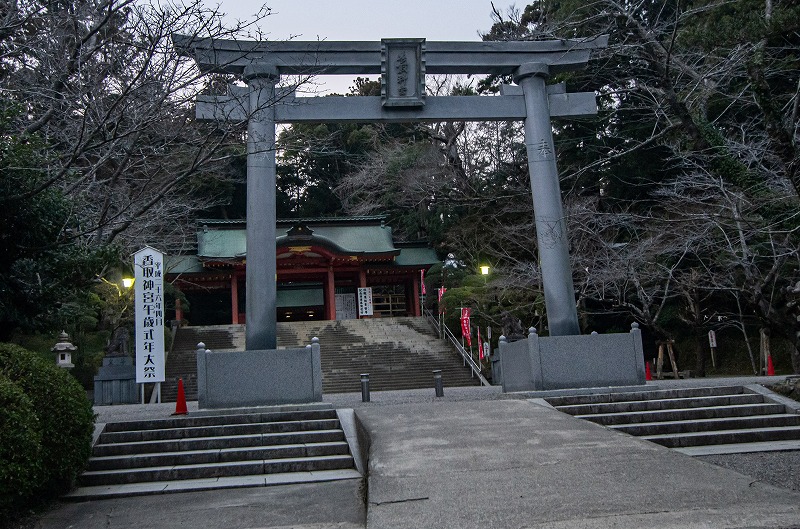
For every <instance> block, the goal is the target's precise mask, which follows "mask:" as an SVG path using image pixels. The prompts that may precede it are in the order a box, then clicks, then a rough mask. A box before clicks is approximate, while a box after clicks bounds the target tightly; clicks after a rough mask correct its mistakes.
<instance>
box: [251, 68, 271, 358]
mask: <svg viewBox="0 0 800 529" xmlns="http://www.w3.org/2000/svg"><path fill="white" fill-rule="evenodd" d="M244 79H245V81H246V82H247V87H248V90H249V103H250V109H251V110H252V115H251V116H250V119H249V120H248V121H247V270H246V274H247V275H246V283H245V285H246V287H245V288H246V292H247V298H246V302H247V316H246V323H247V327H246V333H245V344H246V348H247V350H248V351H252V350H266V349H275V348H276V320H277V318H276V316H277V308H276V300H277V283H276V279H275V278H276V272H277V270H276V264H275V221H276V218H275V209H276V203H275V193H276V178H275V174H276V165H275V105H274V102H275V85H276V84H277V82H278V80H279V75H278V69H277V68H275V67H274V66H272V65H270V64H265V63H254V64H251V65H248V66H247V67H246V68H245V69H244Z"/></svg>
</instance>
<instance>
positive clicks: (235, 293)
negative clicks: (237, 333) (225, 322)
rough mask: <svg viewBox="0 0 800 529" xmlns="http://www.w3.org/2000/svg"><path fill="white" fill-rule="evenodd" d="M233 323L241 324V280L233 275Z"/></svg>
mask: <svg viewBox="0 0 800 529" xmlns="http://www.w3.org/2000/svg"><path fill="white" fill-rule="evenodd" d="M231 323H232V324H234V325H238V324H239V278H238V277H236V272H234V273H233V274H231Z"/></svg>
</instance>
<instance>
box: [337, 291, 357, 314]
mask: <svg viewBox="0 0 800 529" xmlns="http://www.w3.org/2000/svg"><path fill="white" fill-rule="evenodd" d="M335 298H336V319H337V320H354V319H356V295H355V294H336V296H335Z"/></svg>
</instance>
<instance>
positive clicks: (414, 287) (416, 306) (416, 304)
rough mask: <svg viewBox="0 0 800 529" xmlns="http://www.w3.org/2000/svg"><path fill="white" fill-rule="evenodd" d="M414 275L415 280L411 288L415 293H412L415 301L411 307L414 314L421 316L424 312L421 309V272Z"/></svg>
mask: <svg viewBox="0 0 800 529" xmlns="http://www.w3.org/2000/svg"><path fill="white" fill-rule="evenodd" d="M412 276H413V280H412V283H411V285H412V286H411V289H412V290H413V291H414V293H413V294H412V296H413V297H412V299H413V303H412V305H411V309H412V311H413V314H414V316H416V317H419V316H422V312H420V310H419V274H417V273H414V274H412Z"/></svg>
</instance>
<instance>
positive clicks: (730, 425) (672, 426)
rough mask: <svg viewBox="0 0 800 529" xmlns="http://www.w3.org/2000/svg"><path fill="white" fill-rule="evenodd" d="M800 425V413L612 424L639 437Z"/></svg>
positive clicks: (618, 429) (615, 428)
mask: <svg viewBox="0 0 800 529" xmlns="http://www.w3.org/2000/svg"><path fill="white" fill-rule="evenodd" d="M785 426H800V415H796V414H793V413H791V414H788V413H781V414H770V415H752V416H747V417H717V418H712V419H697V420H680V421H663V422H649V423H641V424H619V425H614V426H611V428H613V429H614V430H617V431H620V432H625V433H628V434H631V435H636V436H638V437H644V436H651V435H662V434H683V433H694V432H713V431H718V430H725V431H728V430H755V429H757V428H782V427H785Z"/></svg>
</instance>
